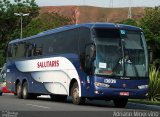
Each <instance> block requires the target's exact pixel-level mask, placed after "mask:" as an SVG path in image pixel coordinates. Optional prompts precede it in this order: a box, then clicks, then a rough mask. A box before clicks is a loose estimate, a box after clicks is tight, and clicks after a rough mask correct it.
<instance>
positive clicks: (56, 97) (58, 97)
mask: <svg viewBox="0 0 160 117" xmlns="http://www.w3.org/2000/svg"><path fill="white" fill-rule="evenodd" d="M50 97H51V100H52V101H57V102H66V101H67V96H66V95H54V94H52V95H50Z"/></svg>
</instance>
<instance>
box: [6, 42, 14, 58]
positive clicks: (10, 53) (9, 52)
mask: <svg viewBox="0 0 160 117" xmlns="http://www.w3.org/2000/svg"><path fill="white" fill-rule="evenodd" d="M12 51H13V48H12V45H8V49H7V57H8V58H11V57H12V54H13V53H12Z"/></svg>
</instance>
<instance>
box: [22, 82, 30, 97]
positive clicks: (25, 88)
mask: <svg viewBox="0 0 160 117" xmlns="http://www.w3.org/2000/svg"><path fill="white" fill-rule="evenodd" d="M22 97H23V99H28V98H29V93H28V83H27V82H24V83H23V88H22Z"/></svg>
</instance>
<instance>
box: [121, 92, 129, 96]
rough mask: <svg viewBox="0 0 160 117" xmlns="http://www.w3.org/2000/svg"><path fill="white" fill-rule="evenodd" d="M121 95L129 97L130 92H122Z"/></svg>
mask: <svg viewBox="0 0 160 117" xmlns="http://www.w3.org/2000/svg"><path fill="white" fill-rule="evenodd" d="M119 95H121V96H129V92H120V93H119Z"/></svg>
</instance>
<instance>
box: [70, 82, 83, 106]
mask: <svg viewBox="0 0 160 117" xmlns="http://www.w3.org/2000/svg"><path fill="white" fill-rule="evenodd" d="M71 96H72V101H73V104H77V105H79V104H84V103H85V98H84V97H79V87H78V83H77V82H75V83H74V84H73V86H72V88H71Z"/></svg>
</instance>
